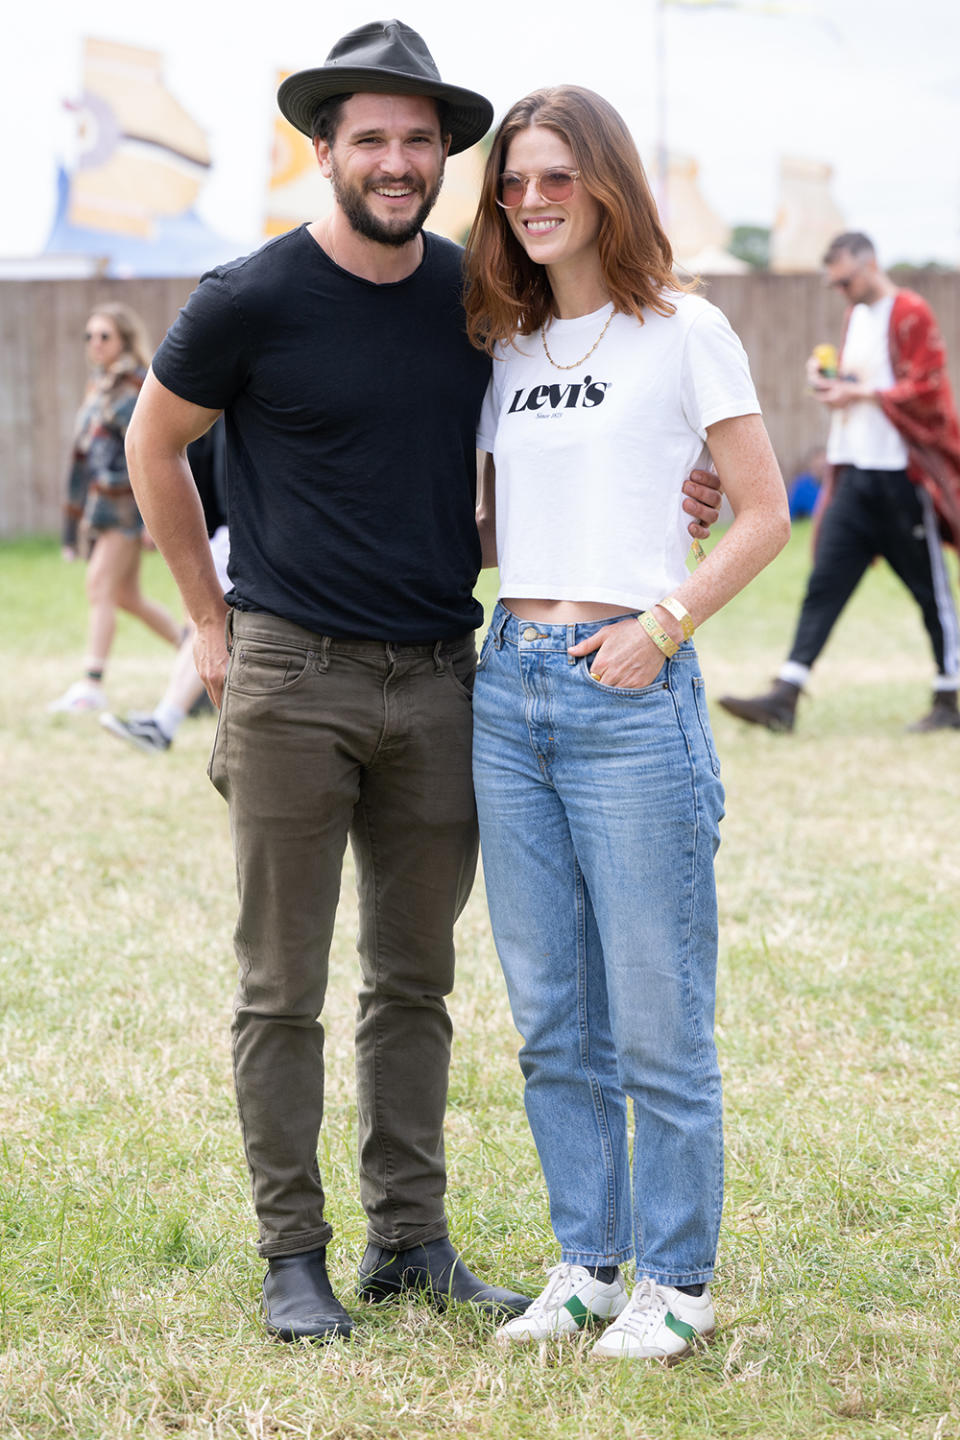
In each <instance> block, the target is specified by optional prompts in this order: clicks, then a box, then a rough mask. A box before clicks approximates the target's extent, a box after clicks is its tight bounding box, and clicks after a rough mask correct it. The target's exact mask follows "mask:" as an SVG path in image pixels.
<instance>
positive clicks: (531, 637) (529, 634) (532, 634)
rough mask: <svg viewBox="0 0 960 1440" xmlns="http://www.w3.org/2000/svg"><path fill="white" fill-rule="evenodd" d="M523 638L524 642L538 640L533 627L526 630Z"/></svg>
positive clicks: (529, 626)
mask: <svg viewBox="0 0 960 1440" xmlns="http://www.w3.org/2000/svg"><path fill="white" fill-rule="evenodd" d="M523 638H524V640H536V638H537V632H536V630H535V629H534V627H533V626H532V625H528V626H527V628H526V630H524V632H523Z"/></svg>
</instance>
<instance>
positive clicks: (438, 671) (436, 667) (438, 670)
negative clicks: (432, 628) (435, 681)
mask: <svg viewBox="0 0 960 1440" xmlns="http://www.w3.org/2000/svg"><path fill="white" fill-rule="evenodd" d="M442 650H443V641H442V640H438V641H437V643H436V645H434V647H433V673H434V675H442V674H443V673H444V664H443V656H442V654H441V653H440V652H441V651H442Z"/></svg>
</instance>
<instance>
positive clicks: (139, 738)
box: [100, 710, 170, 755]
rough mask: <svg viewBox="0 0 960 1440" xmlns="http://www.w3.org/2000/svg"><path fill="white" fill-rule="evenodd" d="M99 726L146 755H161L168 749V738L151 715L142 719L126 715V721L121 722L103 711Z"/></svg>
mask: <svg viewBox="0 0 960 1440" xmlns="http://www.w3.org/2000/svg"><path fill="white" fill-rule="evenodd" d="M100 724H101V725H102V726H103V728H104V730H108V731H109V732H110V734H111V735H116V737H117V739H118V740H126V741H127V743H128V744H129V745H135V746H136V747H137V749H138V750H145V751H146V752H147V754H148V755H157V754H160V755H162V754H163V752H164V751H165V750H169V749H170V737H169V736H168V735H164V733H163V731H162V730H161V729H160V726H159V725H158V724H157V722H156V720H154V718H153V716H152V715H144V716H143V717H142V718H141V717H135V716H133V715H128V716H127V718H126V720H121V719H120V718H119V716H117V715H111V714H110V711H109V710H105V711H104V713H103V714H102V715H101V716H100Z"/></svg>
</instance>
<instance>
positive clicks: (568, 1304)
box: [563, 1295, 590, 1330]
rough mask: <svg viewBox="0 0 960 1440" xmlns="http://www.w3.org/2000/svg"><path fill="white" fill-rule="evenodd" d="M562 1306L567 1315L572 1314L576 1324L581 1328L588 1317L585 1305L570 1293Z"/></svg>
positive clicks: (588, 1313) (588, 1312)
mask: <svg viewBox="0 0 960 1440" xmlns="http://www.w3.org/2000/svg"><path fill="white" fill-rule="evenodd" d="M563 1308H564V1310H566V1312H567V1314H568V1315H572V1316H573V1318H574V1320H575V1321H576V1322H577V1326H578V1327H579V1329H581V1330H582V1329H583V1327H584V1325H586V1323H587V1321H588V1320H589V1318H590V1311H589V1310H588V1309H587V1307H586V1305H584V1303H583V1301H582V1300H578V1299H577V1297H576V1295H571V1296H570V1299H569V1300H564V1302H563Z"/></svg>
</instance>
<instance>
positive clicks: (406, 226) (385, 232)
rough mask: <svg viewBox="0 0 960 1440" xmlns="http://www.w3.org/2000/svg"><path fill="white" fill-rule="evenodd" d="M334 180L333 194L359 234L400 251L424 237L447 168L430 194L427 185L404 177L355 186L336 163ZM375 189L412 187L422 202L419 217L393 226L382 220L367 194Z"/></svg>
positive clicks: (412, 178)
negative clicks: (423, 231)
mask: <svg viewBox="0 0 960 1440" xmlns="http://www.w3.org/2000/svg"><path fill="white" fill-rule="evenodd" d="M330 178H331V180H332V182H333V193H334V197H335V198H336V201H337V204H338V205H339V206H340V209H341V210H342V211H343V213H344V215H345V216H346V218H347V220H348V222H349V224H350V225H351V227H352V228H353V229H354V230H355V231H356V232H357V234H358V235H363V236H364V237H365V238H366V239H367V240H376V241H377V243H378V244H379V245H395V246H396V247H397V248H399V247H400V246H401V245H406V244H407V243H408V241H410V240H413V239H414V238H415V237H416V236H417V235H419V234H420V231H421V230H422V229H423V224H424V221H425V220H426V218H427V216H428V215H429V214H430V211H431V210H432V209H433V207H434V205H435V204H436V203H437V196H438V195H439V194H440V186H441V184H442V183H443V165H442V164H441V166H440V173H439V175H438V176H437V182H436V184H435V185H434V186H433V187H432V189H430V190H425V188H424V183H423V181H422V180H419V179H417V178H415V177H414V176H413V175H404V176H403V177H402V178H401V179H391V180H388V181H385V180H377V181H372V182H370V181H368V182H365V183H360V184H356V185H353V184H351V183H350V182H349V181H348V180H345V179H344V177H343V175H342V174H341V172H340V170H339V169H338V167H337V162H336V161H335V160H332V161H331V172H330ZM375 185H390V186H396V185H408V186H409V187H410V188H411V190H415V191H419V193H420V195H421V196H422V199H421V202H420V207H419V209H418V210H417V213H416V214H415V215H414V216H413V218H412V219H411V220H404V221H401V222H395V223H393V224H391V223H390V222H389V221H384V220H380V219H378V218H377V216H376V215H374V214H373V213H372V211H371V210H370V207H369V205H368V203H367V192H368V190H372V189H373V188H374V187H375Z"/></svg>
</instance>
